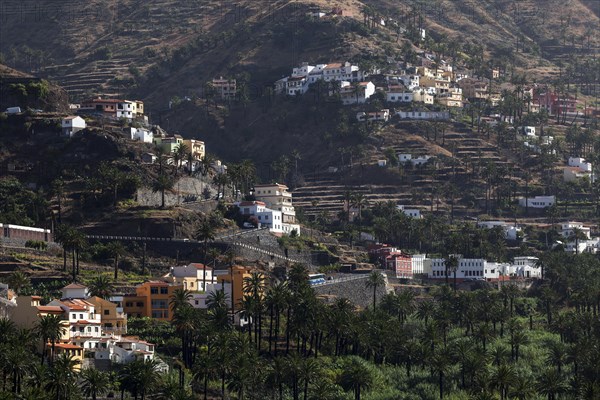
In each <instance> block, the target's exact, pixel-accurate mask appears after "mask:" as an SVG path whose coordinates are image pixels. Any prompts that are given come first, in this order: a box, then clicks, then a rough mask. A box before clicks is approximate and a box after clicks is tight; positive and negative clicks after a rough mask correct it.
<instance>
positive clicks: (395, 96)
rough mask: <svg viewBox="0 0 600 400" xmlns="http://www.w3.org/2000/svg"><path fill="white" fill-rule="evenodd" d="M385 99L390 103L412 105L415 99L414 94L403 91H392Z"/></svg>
mask: <svg viewBox="0 0 600 400" xmlns="http://www.w3.org/2000/svg"><path fill="white" fill-rule="evenodd" d="M385 99H386V100H387V101H388V102H390V103H412V101H413V99H414V95H413V92H406V91H403V90H401V89H400V90H390V91H388V92H387V93H386V94H385Z"/></svg>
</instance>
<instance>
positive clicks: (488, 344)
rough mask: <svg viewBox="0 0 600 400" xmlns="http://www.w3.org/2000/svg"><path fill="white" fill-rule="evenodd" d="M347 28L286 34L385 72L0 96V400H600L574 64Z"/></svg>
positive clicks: (94, 81)
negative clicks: (336, 46)
mask: <svg viewBox="0 0 600 400" xmlns="http://www.w3.org/2000/svg"><path fill="white" fill-rule="evenodd" d="M351 3H352V6H350V5H346V6H342V5H340V6H338V5H337V3H336V5H329V4H326V5H317V4H311V5H310V6H309V7H307V8H297V9H293V10H292V11H293V12H294V13H297V14H298V15H299V16H298V18H300V20H301V21H304V22H305V23H306V24H307V25H306V26H309V27H311V29H314V30H315V32H317V33H318V32H320V31H319V30H320V29H323V32H326V31H327V30H328V29H331V28H332V27H335V32H336V33H335V34H336V35H338V34H339V32H338V28H340V27H344V30H341V29H340V31H341V32H342V33H341V34H340V35H341V36H340V37H345V36H343V35H346V34H348V36H351V37H352V39H348V43H350V42H352V43H354V42H353V41H355V40H358V39H360V40H367V39H368V40H372V41H373V42H376V41H377V42H378V44H377V46H381V48H382V49H384V50H383V53H382V54H376V50H373V47H369V48H368V49H367V50H365V52H364V54H362V55H360V54H354V55H352V54H350V53H348V56H347V57H346V56H345V55H346V54H344V53H342V54H341V53H337V52H334V51H330V52H328V51H327V48H326V47H327V46H325V47H324V50H323V51H321V54H320V55H315V54H314V53H310V52H309V51H306V52H305V53H303V54H296V55H295V57H294V58H293V60H294V61H293V63H289V59H287V58H283V57H282V58H281V59H277V65H275V66H269V67H267V66H265V67H264V68H263V71H261V72H260V73H257V72H256V71H255V70H254V69H252V68H249V67H248V66H247V64H244V63H243V62H239V63H238V64H236V65H235V67H231V68H230V67H227V66H226V64H225V63H221V64H220V66H219V68H212V69H209V70H208V71H210V73H207V72H206V71H205V70H202V74H201V75H199V76H200V77H201V78H198V76H194V77H190V81H189V82H190V84H189V86H190V87H194V90H193V91H189V90H185V91H184V90H183V89H182V86H179V85H174V87H172V88H165V86H163V85H165V84H167V85H168V82H169V80H170V79H172V78H171V77H166V75H167V74H165V77H164V81H161V83H156V81H152V79H154V78H150V77H149V76H150V74H149V75H148V76H146V78H144V79H148V80H147V81H145V82H146V83H150V82H155V83H154V84H155V85H156V87H153V88H146V89H142V88H140V87H137V88H133V89H131V90H129V91H126V90H123V91H122V92H120V93H117V92H116V91H113V90H112V89H108V88H110V87H111V85H112V83H111V84H107V83H106V82H104V81H103V80H102V82H101V80H100V79H99V78H98V77H96V76H95V75H93V73H92V72H87V73H82V74H79V75H77V74H76V76H75V75H72V76H71V78H73V79H75V78H76V83H74V84H67V85H65V87H64V88H63V87H61V86H60V85H59V84H57V83H56V82H52V81H50V80H47V79H42V78H39V77H36V76H35V75H34V74H31V75H30V74H25V73H21V72H19V71H17V70H15V69H12V68H9V67H2V68H0V94H2V96H1V101H0V105H1V108H2V109H3V112H1V113H0V137H1V138H2V140H1V141H2V144H0V354H2V356H1V357H0V369H2V371H3V373H4V377H5V384H4V386H3V388H2V389H1V390H0V398H4V397H2V396H4V395H6V396H7V397H6V398H14V399H21V398H23V399H25V398H39V399H46V398H55V399H57V400H61V399H65V400H66V399H69V400H70V399H73V400H76V399H83V398H86V399H87V398H93V399H94V400H96V399H104V398H115V397H118V396H120V397H121V398H122V399H125V398H129V399H136V400H137V398H138V397H139V398H142V399H144V398H147V399H173V400H174V399H185V400H193V399H200V398H204V399H217V398H219V399H226V398H228V399H239V400H242V399H244V398H259V397H260V398H264V397H272V398H278V399H280V400H284V399H294V400H296V399H299V398H302V397H303V398H304V399H305V400H307V399H322V400H327V399H332V400H334V399H335V400H337V399H339V400H343V399H349V398H354V399H358V400H360V398H361V396H362V397H363V398H368V399H371V398H421V399H432V400H433V399H437V398H440V399H443V398H450V396H454V395H455V396H457V397H456V398H494V399H495V398H500V399H509V398H524V399H534V400H535V399H541V398H548V399H550V400H554V399H567V398H582V399H596V398H598V395H600V380H599V379H598V377H599V376H600V371H599V370H598V368H599V366H598V363H597V360H598V357H600V347H599V346H598V345H597V342H598V339H599V337H598V329H597V328H598V324H599V320H598V310H599V309H600V304H599V303H598V299H600V292H599V290H600V289H599V288H600V281H599V280H598V276H600V275H598V271H599V270H600V261H598V260H599V258H598V254H600V225H598V221H600V220H599V216H600V186H599V185H600V183H599V181H598V180H597V179H596V175H597V174H598V164H599V163H600V140H598V133H599V128H598V120H599V117H600V111H599V109H598V107H599V106H600V102H599V101H598V88H599V87H600V84H599V82H598V80H599V79H600V76H599V75H598V74H597V73H596V72H595V70H594V69H593V68H596V67H597V66H598V65H597V60H596V59H595V58H593V59H592V58H591V55H595V54H596V52H597V49H596V47H593V46H592V44H590V41H591V39H590V38H589V37H588V39H587V42H588V43H587V50H586V48H585V46H584V44H582V45H581V49H580V50H581V51H580V54H577V55H574V57H579V56H581V61H580V63H581V65H583V64H585V63H591V64H586V65H592V66H593V68H591V71H589V76H588V75H586V73H585V72H582V73H577V72H575V71H574V69H576V68H582V67H581V65H576V66H574V65H571V64H569V67H568V68H570V70H569V72H568V73H567V66H566V63H567V62H568V61H567V58H568V57H567V58H565V57H563V56H562V53H561V52H560V51H559V48H562V47H569V44H568V43H567V40H566V39H565V38H563V39H562V40H563V43H562V46H556V49H554V47H552V49H554V50H556V54H544V55H543V56H542V55H540V54H539V53H537V52H533V51H526V50H525V49H524V48H525V47H526V46H531V47H535V46H534V44H535V43H536V42H535V41H534V40H532V39H525V38H521V40H523V41H524V42H523V43H519V41H517V50H516V53H517V54H518V55H517V56H515V55H512V56H511V57H512V58H511V61H510V62H507V58H506V56H505V55H498V51H496V50H495V49H493V48H491V47H490V48H489V49H488V48H486V47H485V46H486V44H485V43H481V47H478V46H477V44H473V43H470V42H469V43H467V42H466V41H464V42H463V41H461V40H456V39H455V40H452V39H450V38H448V37H446V36H445V35H443V34H440V33H439V29H440V23H439V21H437V20H436V19H428V20H427V21H428V23H427V24H425V23H424V16H423V14H421V13H420V12H417V8H414V9H411V11H410V12H409V13H408V14H407V15H404V16H396V15H394V13H393V12H390V11H389V9H390V7H392V6H391V5H387V4H385V3H386V2H381V4H379V5H378V7H377V6H376V3H377V2H375V3H374V5H364V6H362V7H361V8H360V10H361V11H360V13H359V12H357V11H356V10H357V8H356V7H355V5H354V2H351ZM349 4H350V3H349ZM578 4H579V3H578ZM581 4H583V5H582V6H587V5H586V4H587V3H585V2H582V3H581ZM154 6H155V5H153V6H152V7H154ZM148 7H149V6H148ZM240 7H242V6H240ZM281 7H286V6H281ZM152 10H154V8H147V9H146V11H145V12H146V13H150V14H151V11H152ZM240 10H241V11H239V12H240V15H242V14H243V15H244V17H245V18H248V20H251V18H257V19H256V21H254V20H252V21H253V23H256V24H257V25H258V26H259V24H260V21H261V19H260V18H259V17H257V16H256V15H254V14H252V13H251V12H249V11H248V10H246V9H242V8H240ZM244 10H245V11H244ZM246 12H248V14H247V15H246V14H244V13H246ZM161 15H162V14H161ZM257 15H258V14H257ZM594 15H595V17H594V18H595V20H597V19H598V15H600V14H594ZM238 17H239V16H238ZM238 17H236V18H238ZM590 18H591V17H590ZM186 21H187V20H186ZM561 21H562V20H561ZM186 23H187V22H186ZM186 23H184V22H182V24H181V27H180V29H183V28H182V27H183V26H184V25H185V24H186ZM489 24H491V22H489ZM584 25H585V24H584ZM236 26H237V25H236ZM448 26H451V25H448ZM277 27H278V29H279V28H280V27H279V25H277ZM238 28H239V27H238ZM240 29H241V28H240ZM245 29H246V30H245V31H244V32H246V33H245V34H246V35H248V34H249V32H250V31H251V28H249V27H248V26H247V27H246V28H245ZM252 29H254V28H252ZM257 29H258V28H257ZM302 29H304V27H303V28H302ZM346 29H348V30H346ZM565 29H566V28H565ZM223 30H224V32H225V28H223ZM298 30H299V31H301V28H298ZM274 32H275V28H273V32H271V33H270V35H273V37H274V39H273V40H282V39H281V37H280V38H279V39H277V37H278V36H277V35H276V33H274ZM565 35H566V34H565V33H563V36H565ZM225 36H226V35H225V34H224V37H225ZM325 36H326V35H325V34H323V35H322V36H321V37H325ZM580 36H581V37H582V38H583V37H584V35H583V34H581V35H580ZM317 37H319V36H318V35H315V38H317ZM565 37H566V36H565ZM357 38H358V39H357ZM384 39H385V40H384ZM88 40H89V39H88ZM223 40H224V41H226V40H227V39H225V38H223ZM319 40H320V39H314V40H312V41H311V43H312V44H313V45H314V43H316V42H318V41H319ZM573 40H575V39H573ZM341 42H342V43H344V41H343V40H341ZM384 42H385V44H383V43H384ZM390 43H392V44H390ZM182 46H183V45H182ZM185 46H187V45H185ZM218 46H220V45H215V48H216V47H218ZM232 46H233V45H232ZM490 46H492V45H491V44H490ZM519 46H522V47H523V49H521V50H520V51H519ZM571 47H572V48H574V49H575V50H577V46H575V45H574V44H572V46H571ZM563 50H564V49H563ZM98 51H100V50H98ZM209 51H212V49H211V50H209ZM564 51H566V50H564ZM588 53H589V54H588ZM94 54H95V53H94ZM252 56H255V54H253V55H252ZM182 57H183V56H182ZM215 57H216V56H215ZM236 57H237V58H239V59H240V60H242V59H243V55H242V54H241V52H240V53H238V54H237V55H236ZM534 57H535V58H536V60H537V61H536V62H537V64H536V65H538V67H539V69H540V70H543V73H539V71H537V70H536V71H532V70H534V69H535V68H538V67H535V68H533V67H530V66H531V65H533V64H534V62H533V60H530V58H531V59H533V58H534ZM12 58H13V59H14V60H16V59H17V58H18V57H16V56H14V57H12ZM517 58H518V59H517ZM523 59H525V60H526V61H523ZM2 60H4V59H2ZM215 60H216V59H215ZM4 62H5V61H2V63H4ZM81 62H83V61H81ZM520 62H521V64H519V63H520ZM594 62H595V63H596V64H593V63H594ZM15 63H16V62H15ZM181 64H182V65H185V62H183V61H182V62H181ZM215 64H216V61H215ZM131 65H132V66H133V65H134V64H131ZM265 65H266V63H265ZM540 66H541V67H540ZM245 67H246V69H247V70H244V68H245ZM65 68H66V67H65ZM68 68H74V67H68ZM151 68H152V67H149V68H148V71H151ZM157 68H158V67H157ZM186 68H187V66H186ZM49 70H50V73H52V69H51V68H50V69H49ZM131 71H134V72H136V73H135V74H133V72H131ZM548 71H550V72H548ZM578 71H579V70H578ZM155 72H156V71H155ZM162 72H164V71H162ZM44 73H46V74H47V73H48V70H46V71H45V72H44ZM44 73H42V75H43V74H44ZM129 73H131V74H132V75H137V76H138V77H137V80H138V83H139V84H140V85H141V82H143V80H142V72H140V71H139V70H137V69H135V70H134V69H133V68H131V67H130V68H129ZM144 73H146V71H145V72H144ZM250 73H252V74H254V76H261V77H262V78H261V79H263V81H264V82H263V83H256V82H257V81H251V79H250V78H249V76H250ZM86 74H87V76H89V77H90V80H89V81H86V80H85V76H86ZM196 75H197V74H196ZM69 76H70V75H68V74H67V75H65V76H63V77H62V78H61V79H66V78H69ZM111 76H112V75H111ZM532 76H533V78H532ZM65 77H66V78H65ZM113 78H114V79H117V78H118V77H117V76H114V77H113ZM102 79H104V78H102ZM67 80H68V79H67ZM171 82H172V81H171ZM67 83H68V82H67ZM149 86H152V85H149ZM159 86H160V87H161V88H162V90H163V91H164V93H165V94H164V96H163V97H160V96H159V97H158V98H157V97H156V92H155V90H156V89H157V88H158V87H159ZM175 86H176V87H175ZM107 89H108V90H107ZM158 90H161V89H158ZM143 93H152V95H151V96H145V95H143ZM174 93H177V94H174ZM38 367H39V369H38ZM405 395H406V396H408V397H404V396H405ZM10 396H12V397H10ZM27 396H28V397H27Z"/></svg>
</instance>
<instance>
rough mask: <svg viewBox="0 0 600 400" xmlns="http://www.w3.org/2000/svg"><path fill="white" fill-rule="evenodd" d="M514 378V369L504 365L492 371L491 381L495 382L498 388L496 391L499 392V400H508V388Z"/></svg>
mask: <svg viewBox="0 0 600 400" xmlns="http://www.w3.org/2000/svg"><path fill="white" fill-rule="evenodd" d="M515 377H516V374H515V370H514V368H513V367H512V366H510V365H507V364H504V363H503V364H501V365H499V366H498V367H497V368H496V370H495V371H494V374H493V376H492V379H493V380H494V381H495V382H496V386H498V390H499V391H500V400H504V399H507V398H508V393H509V388H510V386H511V384H512V382H513V381H514V379H515Z"/></svg>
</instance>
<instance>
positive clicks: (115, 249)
mask: <svg viewBox="0 0 600 400" xmlns="http://www.w3.org/2000/svg"><path fill="white" fill-rule="evenodd" d="M106 251H107V252H108V254H109V255H110V257H111V258H112V259H113V267H114V280H115V281H116V280H117V279H118V278H119V257H121V256H122V255H124V254H125V247H123V245H122V244H121V242H110V243H108V244H107V245H106Z"/></svg>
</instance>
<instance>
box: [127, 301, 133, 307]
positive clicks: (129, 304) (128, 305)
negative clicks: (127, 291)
mask: <svg viewBox="0 0 600 400" xmlns="http://www.w3.org/2000/svg"><path fill="white" fill-rule="evenodd" d="M125 307H133V303H132V302H130V301H126V302H125Z"/></svg>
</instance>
